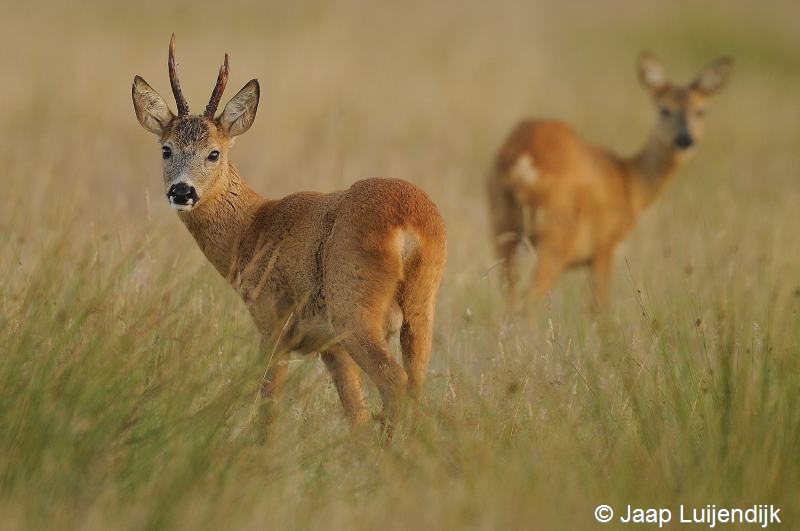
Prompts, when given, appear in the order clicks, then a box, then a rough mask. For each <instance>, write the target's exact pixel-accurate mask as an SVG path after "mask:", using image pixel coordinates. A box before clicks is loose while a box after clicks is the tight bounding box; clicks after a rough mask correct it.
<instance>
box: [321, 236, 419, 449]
mask: <svg viewBox="0 0 800 531" xmlns="http://www.w3.org/2000/svg"><path fill="white" fill-rule="evenodd" d="M337 251H342V249H341V248H340V249H337ZM354 251H355V252H361V253H362V254H361V260H360V262H361V265H360V267H358V268H349V267H347V265H346V262H347V260H344V259H342V260H337V261H336V267H332V268H331V270H330V271H331V274H330V277H329V281H328V285H327V286H326V293H325V298H326V299H327V300H328V301H329V302H328V309H329V312H330V318H331V324H332V325H333V328H334V330H335V331H336V334H337V335H340V336H341V337H342V339H341V346H342V347H343V348H344V350H345V351H346V352H347V353H348V354H349V355H350V357H351V358H352V359H353V361H355V363H357V364H358V366H359V367H361V369H362V370H363V371H364V372H365V373H367V376H369V378H370V379H371V380H372V381H373V382H374V383H375V385H376V387H377V388H378V391H379V393H380V395H381V399H382V401H383V409H384V413H383V417H382V419H383V423H384V428H385V429H386V434H387V437H388V438H391V434H392V427H393V425H394V423H395V421H396V419H397V417H398V416H399V413H400V410H401V409H402V403H403V399H404V397H405V394H406V387H407V386H408V376H407V375H406V372H405V371H404V370H403V368H402V367H401V366H400V364H398V363H397V361H395V360H394V358H393V357H392V356H391V355H390V354H389V351H388V349H387V344H386V339H385V333H386V330H385V328H386V315H387V312H388V311H389V308H390V305H391V303H392V300H393V299H394V297H395V296H396V294H397V288H398V285H399V282H400V278H401V264H400V262H399V260H394V259H391V258H390V259H387V257H386V256H385V255H384V256H376V255H365V254H363V251H360V250H354ZM333 257H334V255H332V256H331V258H333ZM350 260H351V261H352V257H350Z"/></svg>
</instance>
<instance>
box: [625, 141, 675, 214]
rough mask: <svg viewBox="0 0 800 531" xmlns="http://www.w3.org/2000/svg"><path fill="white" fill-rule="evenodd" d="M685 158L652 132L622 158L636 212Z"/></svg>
mask: <svg viewBox="0 0 800 531" xmlns="http://www.w3.org/2000/svg"><path fill="white" fill-rule="evenodd" d="M684 158H685V155H684V152H682V151H679V150H678V149H676V148H675V146H674V145H673V144H672V143H671V142H668V141H665V140H663V139H662V138H660V137H659V136H658V135H657V134H655V133H653V134H651V135H650V137H649V138H648V139H647V141H646V142H645V144H644V146H643V147H642V149H641V150H639V152H638V153H636V154H635V155H634V156H632V157H630V158H628V159H626V160H625V161H624V165H625V169H626V172H625V173H626V175H627V177H628V179H629V180H630V191H631V203H632V207H633V211H634V212H635V213H637V214H638V213H639V212H641V211H642V210H643V209H644V208H646V207H647V206H648V205H650V203H652V202H653V201H654V200H655V199H656V198H657V197H658V196H659V195H661V192H663V191H664V187H665V186H666V185H667V183H668V182H669V181H670V180H671V179H672V176H673V175H674V174H675V172H676V171H677V170H678V168H680V167H681V165H682V164H683V161H684Z"/></svg>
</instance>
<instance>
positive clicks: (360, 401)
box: [321, 348, 369, 428]
mask: <svg viewBox="0 0 800 531" xmlns="http://www.w3.org/2000/svg"><path fill="white" fill-rule="evenodd" d="M321 357H322V361H324V362H325V366H326V367H327V368H328V371H329V372H330V373H331V377H332V378H333V384H334V385H335V386H336V392H337V393H339V400H340V401H341V402H342V407H343V408H344V412H345V415H346V416H347V420H348V421H349V422H350V426H351V427H352V428H356V427H358V426H360V425H362V424H364V423H365V422H367V420H369V412H368V411H367V407H366V405H365V404H364V390H363V387H362V385H361V376H360V375H359V373H358V371H359V369H358V365H356V363H355V362H354V361H353V359H352V358H351V357H350V355H349V354H347V352H345V351H344V350H342V349H341V348H331V349H329V350H327V351H325V352H323V353H322V354H321Z"/></svg>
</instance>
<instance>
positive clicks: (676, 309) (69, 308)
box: [0, 1, 800, 529]
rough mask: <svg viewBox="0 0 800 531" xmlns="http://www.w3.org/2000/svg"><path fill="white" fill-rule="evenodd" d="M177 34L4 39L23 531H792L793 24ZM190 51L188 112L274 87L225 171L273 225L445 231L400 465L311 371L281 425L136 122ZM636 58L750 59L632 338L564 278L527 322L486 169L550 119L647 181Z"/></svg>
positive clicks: (660, 227) (67, 23)
mask: <svg viewBox="0 0 800 531" xmlns="http://www.w3.org/2000/svg"><path fill="white" fill-rule="evenodd" d="M604 5H605V4H604ZM648 5H649V4H648ZM154 6H155V4H153V5H152V6H150V7H149V8H148V7H144V8H134V7H132V6H127V7H117V8H112V7H109V6H106V5H102V4H96V5H94V6H92V8H86V9H81V10H72V9H69V10H67V9H66V8H62V7H59V6H58V5H55V4H54V5H52V6H49V9H48V14H47V15H46V16H39V14H37V13H35V12H32V11H30V8H25V7H20V8H19V9H14V10H10V11H9V12H8V16H9V17H10V20H9V21H8V24H7V31H6V32H5V34H4V35H3V36H1V37H0V59H3V61H4V64H10V65H13V67H14V72H15V76H14V80H13V82H11V83H4V84H3V86H2V87H0V130H2V133H3V135H2V137H3V139H4V142H3V143H1V144H0V154H2V157H3V172H2V176H3V177H2V184H3V186H2V189H3V194H2V198H0V304H1V305H2V312H0V522H2V524H0V527H2V528H9V529H17V528H18V529H45V528H48V529H52V528H81V529H94V528H98V529H141V528H150V529H175V528H177V529H220V528H242V529H248V528H270V529H272V528H277V529H339V528H341V529H352V528H359V529H361V528H363V529H375V528H381V529H408V528H418V529H445V528H476V529H515V528H522V529H528V528H541V529H592V528H595V527H600V526H599V524H597V523H596V522H595V520H594V518H593V511H594V508H595V507H596V506H597V505H598V504H601V503H605V504H609V505H611V506H612V507H613V508H614V509H615V511H617V512H618V513H620V512H621V511H623V510H624V507H625V506H626V505H627V504H632V505H636V506H640V507H667V508H670V509H672V510H673V522H674V520H675V511H676V510H677V508H678V505H679V504H681V503H684V504H687V505H688V506H692V507H704V506H705V505H706V504H716V505H717V507H722V506H729V507H748V506H752V505H754V504H773V505H775V506H778V507H780V508H781V516H782V517H783V521H784V524H783V527H784V528H789V529H791V528H795V527H797V526H798V523H797V522H800V495H799V494H800V488H798V485H800V275H798V271H800V266H798V264H800V248H798V246H797V245H796V240H797V233H796V229H795V227H796V223H797V214H796V205H797V204H798V202H799V201H800V187H798V185H797V183H798V182H800V181H799V180H798V178H799V177H800V175H799V174H798V168H800V164H799V163H800V160H798V151H797V146H798V145H800V125H798V124H800V120H798V118H800V116H799V115H798V113H799V112H800V110H799V108H798V106H797V103H796V98H797V94H798V88H800V75H799V74H798V70H797V68H796V66H797V65H798V63H799V62H800V43H798V40H797V35H796V32H795V28H794V26H793V25H792V24H791V23H790V21H791V20H796V19H797V7H796V6H795V5H794V4H793V3H791V2H772V3H770V4H769V5H768V6H766V5H765V6H756V5H755V4H751V3H747V2H739V3H725V4H719V3H715V2H692V3H688V2H675V3H669V4H658V5H653V6H651V7H649V8H647V9H645V8H643V7H639V4H637V3H633V2H624V1H619V2H614V3H613V4H611V7H602V8H601V7H600V6H599V5H598V6H596V7H591V6H589V5H582V6H581V7H580V9H579V8H578V7H577V6H564V7H561V8H555V7H552V6H547V5H545V4H541V5H530V6H522V5H517V4H515V3H507V4H498V5H493V6H489V5H488V4H486V5H484V4H481V3H477V2H475V3H469V2H468V3H463V4H462V3H459V4H458V9H456V8H455V5H449V4H447V5H446V4H442V5H431V4H428V3H422V2H418V3H417V2H412V3H410V4H406V5H405V6H404V7H403V8H402V9H400V8H390V7H388V6H386V7H376V6H372V5H367V4H363V3H357V2H355V3H346V2H345V3H340V4H336V5H333V4H313V5H312V4H309V5H305V6H304V7H302V8H299V7H298V8H292V7H290V6H288V5H284V6H267V7H264V6H261V7H258V6H254V5H248V4H246V3H237V4H235V5H232V6H230V7H226V8H225V10H226V13H228V14H230V15H231V16H230V17H228V15H227V14H226V15H225V16H222V15H220V16H211V15H210V13H215V12H216V11H215V10H219V9H220V8H219V7H218V6H216V7H214V8H212V6H211V5H209V6H206V7H205V9H204V8H203V6H195V5H192V6H191V9H189V8H188V7H183V8H182V7H180V6H171V7H167V8H164V10H163V11H162V10H157V9H155V7H154ZM184 11H186V15H185V18H182V15H183V14H184ZM234 15H235V16H234ZM228 19H229V20H228ZM172 31H175V32H176V33H177V37H178V56H179V61H180V62H181V72H182V81H183V83H182V85H183V86H184V90H185V92H186V93H187V95H188V97H189V102H190V105H192V106H193V107H194V108H199V107H201V106H202V105H203V104H204V101H205V100H204V98H206V97H207V91H208V90H210V87H211V85H212V83H213V79H214V75H215V73H216V68H217V66H218V64H219V60H220V59H221V57H222V53H223V52H224V51H228V52H229V53H230V54H231V64H232V76H231V82H230V89H229V90H230V91H231V92H230V94H232V93H233V92H234V91H235V90H237V89H238V88H239V87H240V86H241V85H243V84H244V83H245V82H246V81H247V80H248V79H250V78H251V77H259V78H260V80H261V83H262V86H263V87H264V92H263V101H262V104H261V108H260V110H259V116H258V118H257V119H256V124H255V126H254V128H253V129H252V131H251V132H249V133H248V134H247V135H245V136H243V137H242V138H241V140H239V141H238V143H237V146H236V148H235V149H234V151H233V155H232V156H233V158H234V160H236V161H237V163H238V164H239V166H240V168H241V170H242V173H243V175H244V176H245V177H246V178H247V179H248V181H249V182H250V183H251V184H252V185H253V186H254V187H255V188H256V189H257V190H259V191H260V192H262V193H264V194H265V195H270V196H280V195H283V194H286V193H289V192H292V191H297V190H298V189H318V190H323V191H330V190H334V189H337V188H342V187H345V186H347V185H348V184H349V183H350V182H352V181H353V180H355V179H357V178H362V177H367V176H374V175H385V176H400V177H405V178H407V179H409V180H412V181H414V182H417V183H418V184H420V185H421V186H423V187H424V188H425V189H426V190H427V191H428V192H429V193H430V195H431V196H432V197H433V198H434V200H435V201H436V203H437V204H438V205H439V206H440V208H441V210H442V213H443V215H444V217H445V220H446V223H447V226H448V236H449V248H450V258H449V263H448V267H447V271H446V275H445V280H444V283H443V285H442V290H441V295H440V300H439V305H438V313H437V320H436V325H435V344H434V353H433V360H432V363H431V371H430V376H429V380H428V382H427V385H426V389H425V399H424V403H423V408H422V415H421V420H420V424H419V426H418V429H417V430H416V431H415V432H413V433H412V432H410V431H409V430H408V429H402V430H400V432H399V433H398V435H397V437H396V439H395V441H394V443H393V444H392V446H391V447H390V448H388V449H386V448H383V447H381V445H380V444H378V442H377V440H378V435H377V431H376V432H375V433H366V434H363V433H362V434H356V435H353V434H350V433H349V431H348V429H347V427H346V423H345V421H344V419H343V416H342V413H341V408H340V406H339V404H338V399H337V397H336V393H335V390H334V389H333V387H332V385H331V383H330V381H329V378H328V376H327V374H326V373H325V371H324V369H323V367H322V364H321V363H319V361H318V360H316V359H314V358H313V357H310V358H307V359H298V360H297V361H295V362H293V370H292V377H291V380H290V382H289V385H288V387H287V389H286V390H285V392H284V394H283V396H282V400H281V402H280V405H279V406H278V410H277V411H276V412H275V413H274V418H273V420H272V422H271V423H269V424H267V423H266V422H264V421H263V418H262V412H261V411H260V408H259V402H258V400H257V391H258V385H259V379H260V376H261V375H262V374H263V371H264V368H265V367H264V364H265V360H264V359H263V357H262V356H261V355H260V354H259V351H258V348H257V346H258V336H257V333H256V331H255V329H254V327H253V325H252V324H251V322H250V318H249V316H248V315H247V313H246V311H245V309H244V308H243V305H242V304H241V303H240V301H239V300H238V299H237V298H236V295H235V294H234V292H233V291H232V290H231V289H230V288H229V287H228V286H227V285H226V284H225V282H224V281H223V280H222V279H221V278H218V275H217V274H216V273H215V272H214V271H213V270H212V268H211V267H210V266H209V265H208V264H206V263H205V261H204V258H203V257H202V255H201V253H200V251H199V250H198V249H197V248H196V245H195V244H194V242H193V240H192V239H191V237H190V236H189V234H188V232H187V231H186V230H185V229H184V228H183V227H182V226H181V225H180V222H179V221H178V220H177V219H176V217H175V216H174V213H173V212H171V211H170V210H169V209H168V207H167V205H166V201H165V200H164V199H163V195H162V191H161V187H162V185H161V181H160V176H159V173H160V169H159V168H160V160H159V155H158V146H157V145H156V144H154V143H153V140H152V138H151V137H150V136H149V135H148V134H147V133H145V132H144V131H142V130H141V129H140V127H139V125H138V123H137V122H136V119H135V116H134V113H133V109H132V105H131V102H130V88H129V87H130V82H131V80H132V78H133V75H134V74H141V75H143V76H144V77H145V78H146V79H147V80H148V82H150V83H151V84H152V85H153V86H154V87H155V88H156V89H157V90H160V91H161V92H162V94H165V95H166V94H168V93H169V90H168V84H167V75H166V68H165V65H164V63H165V57H166V44H167V42H168V38H169V34H170V33H171V32H172ZM640 48H649V49H652V50H653V51H655V52H657V53H658V54H659V55H660V56H661V57H662V58H663V60H664V63H665V64H666V65H667V68H668V71H670V72H675V75H676V78H677V79H678V80H688V79H689V78H690V76H691V74H692V73H693V72H696V71H697V70H699V68H700V67H701V66H702V65H703V64H705V63H707V62H708V60H710V59H712V57H713V56H716V55H722V54H726V53H730V54H732V55H734V56H735V58H736V60H737V65H736V71H735V76H734V78H733V80H732V82H731V84H730V86H729V87H727V89H726V91H725V92H724V93H723V94H722V95H720V96H719V97H718V98H717V99H716V100H715V101H714V102H712V107H711V112H710V113H709V117H708V127H707V134H706V138H705V139H704V141H703V142H702V143H701V145H700V147H699V149H698V153H697V156H696V157H695V159H694V160H692V161H691V162H690V163H689V165H688V166H687V167H686V168H685V169H684V170H683V171H682V172H681V173H680V174H679V176H678V177H677V179H676V180H675V182H674V183H673V185H672V186H671V187H670V188H669V190H668V191H667V193H666V194H665V195H664V197H663V198H661V199H660V200H659V201H657V202H656V204H655V205H654V206H653V208H652V210H651V211H650V212H648V213H647V214H646V215H645V216H644V218H643V219H642V220H641V223H640V225H639V227H638V228H637V229H636V231H635V232H634V233H633V234H632V235H631V237H630V238H629V239H628V241H627V242H626V243H625V245H624V246H623V247H622V248H621V249H620V252H619V254H618V257H619V259H618V261H617V263H616V264H615V279H614V291H613V295H614V304H613V306H612V308H611V311H610V312H609V313H608V314H607V315H605V316H603V317H602V318H596V317H595V316H593V315H592V313H591V312H590V311H589V309H588V281H587V279H586V277H585V275H583V274H581V273H570V274H569V275H567V276H566V277H565V278H564V279H563V281H562V282H561V283H560V284H559V286H558V288H557V290H556V291H555V293H554V294H553V297H552V299H551V300H550V301H548V302H547V303H543V304H542V305H541V306H540V307H539V308H538V311H537V317H536V319H535V320H534V322H522V321H519V322H517V321H512V322H508V321H506V320H504V318H503V311H502V306H503V305H502V301H501V296H500V290H499V279H498V272H497V268H493V267H492V265H493V264H494V258H493V257H492V255H491V252H490V248H489V245H488V242H489V234H488V232H489V231H488V227H487V220H486V212H485V198H484V196H483V191H484V187H483V178H484V173H485V170H486V168H487V167H488V164H489V161H490V159H491V157H492V154H493V152H494V150H495V149H496V148H497V146H498V144H499V143H500V141H501V139H502V137H503V136H504V135H505V134H506V132H507V130H508V129H509V128H510V127H511V125H512V124H513V122H514V121H515V120H517V119H519V118H521V117H523V116H527V115H546V116H557V117H561V118H564V119H566V120H568V121H570V122H571V123H573V124H574V125H575V127H576V128H578V129H579V130H580V131H582V132H583V133H584V134H585V135H586V136H587V137H589V138H591V139H594V140H598V141H603V142H604V143H606V144H609V145H611V146H613V147H614V148H618V149H620V150H621V151H631V150H633V149H634V148H635V147H636V145H637V144H638V143H640V142H641V141H642V139H643V138H644V135H645V132H646V128H647V127H648V124H649V123H650V120H651V119H652V111H651V109H650V108H649V107H648V103H647V101H646V98H645V97H644V95H643V92H642V91H641V89H639V88H638V86H637V82H636V78H635V73H634V72H635V71H634V67H633V61H634V58H635V57H636V54H637V52H638V51H639V49H640ZM20 49H22V50H25V56H24V57H22V56H20V55H16V52H15V50H20ZM230 94H229V95H230ZM530 262H531V260H528V265H530ZM370 403H371V407H372V408H373V409H376V410H377V408H378V406H379V404H378V400H377V396H376V393H375V392H374V390H373V389H370ZM604 528H607V529H615V528H617V525H615V524H609V525H607V526H605V527H604Z"/></svg>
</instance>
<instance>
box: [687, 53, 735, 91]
mask: <svg viewBox="0 0 800 531" xmlns="http://www.w3.org/2000/svg"><path fill="white" fill-rule="evenodd" d="M732 67H733V60H731V58H730V57H721V58H719V59H717V60H716V61H713V62H712V63H711V64H709V65H708V66H706V67H705V68H704V69H703V70H702V71H701V72H700V75H698V76H697V79H695V80H694V83H692V88H695V89H697V90H699V91H700V92H702V93H703V94H705V95H706V96H710V95H711V94H714V93H715V92H717V91H718V90H719V89H721V88H722V87H723V86H724V85H725V81H727V79H728V74H729V73H730V71H731V68H732Z"/></svg>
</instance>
